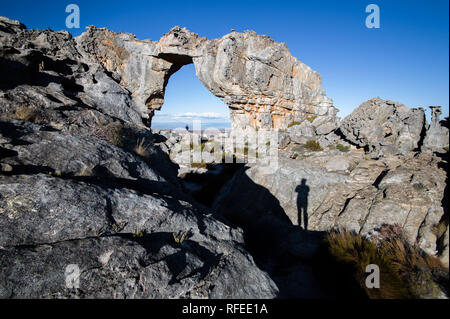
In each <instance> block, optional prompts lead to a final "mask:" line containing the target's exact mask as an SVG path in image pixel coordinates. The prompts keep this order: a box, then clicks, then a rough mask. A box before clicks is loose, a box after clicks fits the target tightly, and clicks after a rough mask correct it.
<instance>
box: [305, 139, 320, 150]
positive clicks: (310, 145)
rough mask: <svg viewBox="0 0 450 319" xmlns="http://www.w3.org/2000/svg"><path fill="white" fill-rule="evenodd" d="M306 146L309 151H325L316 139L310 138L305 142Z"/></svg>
mask: <svg viewBox="0 0 450 319" xmlns="http://www.w3.org/2000/svg"><path fill="white" fill-rule="evenodd" d="M305 148H306V149H307V150H309V151H312V152H320V151H323V148H322V146H320V144H319V143H318V142H316V141H314V140H309V141H308V142H306V144H305Z"/></svg>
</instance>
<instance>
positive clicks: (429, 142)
mask: <svg viewBox="0 0 450 319" xmlns="http://www.w3.org/2000/svg"><path fill="white" fill-rule="evenodd" d="M430 109H431V123H430V126H429V127H428V129H427V133H426V135H425V139H424V141H423V148H424V150H427V151H438V152H441V153H442V151H443V149H444V148H445V147H447V150H448V145H449V140H448V127H445V126H444V125H442V124H441V123H440V120H439V117H440V116H441V113H442V111H441V107H440V106H430ZM447 121H448V119H447ZM447 126H448V123H447Z"/></svg>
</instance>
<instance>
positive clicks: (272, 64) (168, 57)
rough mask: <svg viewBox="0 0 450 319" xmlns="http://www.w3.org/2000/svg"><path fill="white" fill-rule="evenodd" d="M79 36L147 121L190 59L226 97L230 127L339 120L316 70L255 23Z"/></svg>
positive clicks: (281, 126)
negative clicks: (248, 27)
mask: <svg viewBox="0 0 450 319" xmlns="http://www.w3.org/2000/svg"><path fill="white" fill-rule="evenodd" d="M76 41H77V45H78V48H79V50H80V51H81V52H83V54H84V55H85V57H86V58H88V59H91V60H93V61H95V62H100V63H101V64H103V66H104V67H105V68H106V69H107V70H108V71H109V72H112V73H114V74H115V75H116V77H117V81H120V84H121V85H122V86H123V87H125V88H127V89H128V90H129V91H130V92H131V93H132V96H133V98H134V100H135V102H136V105H137V108H138V110H139V112H140V114H141V116H142V117H143V118H148V119H149V123H151V118H152V116H153V115H154V112H155V111H156V110H160V109H161V107H162V105H163V103H164V93H165V87H166V85H167V82H168V80H169V78H170V76H171V75H172V74H174V73H175V72H176V71H178V70H179V69H180V68H181V67H182V66H183V65H186V64H190V63H193V64H194V66H195V71H196V76H197V77H198V78H199V80H200V81H201V82H202V83H203V84H204V85H205V86H206V88H207V89H208V90H209V91H210V92H211V93H213V94H214V95H215V96H217V97H219V98H221V99H222V100H223V101H224V102H225V104H227V105H228V107H229V109H230V119H231V123H232V127H233V128H241V129H246V128H256V129H257V128H270V129H273V128H275V129H285V128H287V127H288V125H289V124H290V123H291V122H293V121H298V122H301V121H303V120H305V119H311V118H313V119H314V123H315V126H316V127H317V126H321V125H325V124H327V125H328V127H329V126H330V125H329V123H336V121H335V119H336V113H337V111H338V110H337V109H336V108H335V107H334V106H333V102H332V100H331V99H330V98H328V97H327V96H326V95H325V91H324V90H323V88H322V85H321V82H322V80H321V77H320V75H319V74H318V73H317V72H315V71H313V70H311V68H310V67H308V66H307V65H305V64H303V63H302V62H300V61H299V60H297V59H296V58H294V57H293V56H292V55H291V54H290V52H289V50H288V48H287V46H286V44H284V43H277V42H275V41H274V40H272V39H270V38H269V37H268V36H263V35H257V34H256V33H255V32H253V31H246V32H244V33H238V32H234V31H233V32H231V33H230V34H227V35H225V36H223V37H222V38H220V39H214V40H208V39H207V38H205V37H200V36H198V35H197V34H195V33H192V32H190V31H189V30H187V29H186V28H180V27H174V28H172V29H171V30H170V31H169V32H168V33H166V34H164V35H163V36H162V38H161V39H160V40H159V41H152V40H138V39H136V37H135V36H134V35H132V34H129V33H120V34H118V33H115V32H112V31H109V30H107V29H105V28H101V29H98V28H95V27H93V26H90V27H88V28H87V31H86V32H85V33H83V34H82V35H81V36H79V37H77V38H76ZM314 123H313V124H314Z"/></svg>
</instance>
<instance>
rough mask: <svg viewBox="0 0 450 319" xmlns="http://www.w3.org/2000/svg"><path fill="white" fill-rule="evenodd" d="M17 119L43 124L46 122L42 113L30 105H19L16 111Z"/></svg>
mask: <svg viewBox="0 0 450 319" xmlns="http://www.w3.org/2000/svg"><path fill="white" fill-rule="evenodd" d="M14 115H15V116H14V117H15V118H16V119H19V120H22V121H27V122H33V123H36V124H41V123H43V122H44V118H43V116H42V114H41V113H40V112H39V111H37V110H34V109H32V108H31V107H28V106H21V107H19V108H18V109H17V110H16V112H15V113H14Z"/></svg>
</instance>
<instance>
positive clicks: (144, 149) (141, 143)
mask: <svg viewBox="0 0 450 319" xmlns="http://www.w3.org/2000/svg"><path fill="white" fill-rule="evenodd" d="M149 146H150V145H148V144H145V138H142V139H138V140H137V144H136V146H135V147H134V149H133V150H134V152H135V153H136V154H137V155H139V156H141V157H147V156H148V148H149Z"/></svg>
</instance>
